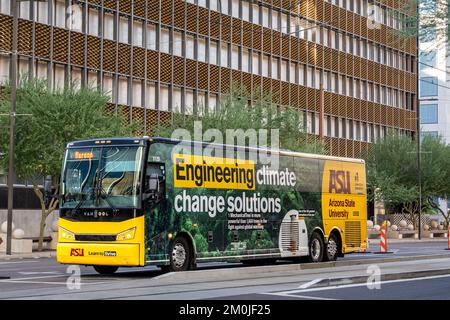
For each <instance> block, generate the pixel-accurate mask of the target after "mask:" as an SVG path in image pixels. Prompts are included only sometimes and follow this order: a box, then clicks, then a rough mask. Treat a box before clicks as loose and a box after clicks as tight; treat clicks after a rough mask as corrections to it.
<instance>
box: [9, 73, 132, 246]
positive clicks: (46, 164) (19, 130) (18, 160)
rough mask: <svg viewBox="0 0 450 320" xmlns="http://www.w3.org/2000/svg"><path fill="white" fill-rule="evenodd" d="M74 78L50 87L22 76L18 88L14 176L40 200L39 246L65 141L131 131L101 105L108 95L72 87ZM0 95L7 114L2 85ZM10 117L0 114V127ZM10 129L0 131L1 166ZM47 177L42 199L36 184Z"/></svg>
mask: <svg viewBox="0 0 450 320" xmlns="http://www.w3.org/2000/svg"><path fill="white" fill-rule="evenodd" d="M76 88H77V86H76V84H75V83H73V84H71V85H69V86H67V87H66V88H65V89H61V90H55V91H52V90H50V89H49V88H48V86H47V81H45V80H37V79H28V78H23V79H21V81H20V84H19V86H18V91H17V113H18V114H26V115H28V116H20V117H17V120H16V121H17V127H16V152H15V155H14V156H15V168H16V175H17V177H18V178H20V179H24V180H27V181H30V182H31V183H32V184H33V189H34V193H35V194H36V196H37V197H38V198H39V202H40V205H41V212H42V215H41V222H40V228H39V232H40V239H39V245H38V250H39V251H41V250H42V245H43V235H44V230H45V221H46V218H47V217H48V216H49V215H50V214H51V213H52V212H53V211H54V210H56V209H57V208H58V202H59V200H58V198H57V194H58V192H59V179H60V174H61V166H62V161H63V156H64V151H65V148H66V145H67V143H68V142H70V141H74V140H81V139H88V138H94V137H106V136H107V137H113V136H121V135H124V134H130V133H131V131H132V127H131V126H123V123H122V121H121V119H120V118H119V117H116V116H114V115H111V114H108V113H107V112H106V110H105V106H106V103H107V102H108V99H109V98H108V97H107V96H106V95H105V94H103V93H101V92H99V91H97V90H94V89H92V88H81V89H79V90H78V89H76ZM3 90H4V92H3V93H4V94H3V95H2V97H3V98H2V99H1V100H0V113H9V110H10V100H9V97H10V94H9V92H10V86H9V85H8V84H6V86H5V87H4V89H3ZM8 125H9V117H0V127H3V128H7V127H8ZM8 149H9V134H8V133H7V132H6V129H5V132H4V133H2V134H1V135H0V150H2V151H3V152H4V153H5V156H4V157H3V158H2V159H1V160H0V166H1V167H2V168H3V169H4V170H5V172H6V171H7V168H8ZM45 176H51V177H52V180H53V181H52V182H53V186H54V187H55V192H54V195H53V196H52V197H51V200H50V199H49V201H46V200H47V199H46V197H45V194H44V192H43V191H42V189H41V188H40V187H39V185H40V182H41V181H42V178H43V177H45Z"/></svg>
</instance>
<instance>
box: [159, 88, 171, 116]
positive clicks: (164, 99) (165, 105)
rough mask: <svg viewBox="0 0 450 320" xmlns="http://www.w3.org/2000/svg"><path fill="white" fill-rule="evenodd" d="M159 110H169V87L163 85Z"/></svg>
mask: <svg viewBox="0 0 450 320" xmlns="http://www.w3.org/2000/svg"><path fill="white" fill-rule="evenodd" d="M159 110H161V111H168V110H169V86H167V85H161V88H160V90H159Z"/></svg>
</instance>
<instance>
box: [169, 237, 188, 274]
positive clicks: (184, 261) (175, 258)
mask: <svg viewBox="0 0 450 320" xmlns="http://www.w3.org/2000/svg"><path fill="white" fill-rule="evenodd" d="M190 265H191V250H190V247H189V243H188V242H187V240H186V239H185V238H184V237H178V238H176V239H175V241H174V242H173V244H172V249H171V251H170V266H169V269H170V271H175V272H176V271H186V270H188V269H189V266H190Z"/></svg>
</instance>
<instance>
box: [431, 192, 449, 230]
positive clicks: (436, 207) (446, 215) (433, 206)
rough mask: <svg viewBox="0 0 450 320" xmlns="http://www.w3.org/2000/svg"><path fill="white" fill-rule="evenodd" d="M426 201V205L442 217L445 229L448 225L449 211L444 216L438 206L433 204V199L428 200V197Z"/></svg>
mask: <svg viewBox="0 0 450 320" xmlns="http://www.w3.org/2000/svg"><path fill="white" fill-rule="evenodd" d="M427 201H428V204H429V205H430V206H431V207H432V208H433V209H436V210H437V211H439V213H440V214H441V215H442V216H443V217H444V220H445V224H446V227H447V228H448V223H449V220H450V211H449V212H447V214H445V212H444V211H443V210H442V209H441V208H440V207H439V205H438V204H436V203H434V201H433V199H432V198H430V197H428V199H427Z"/></svg>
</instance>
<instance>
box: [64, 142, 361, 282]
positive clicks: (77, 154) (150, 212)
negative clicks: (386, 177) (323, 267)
mask: <svg viewBox="0 0 450 320" xmlns="http://www.w3.org/2000/svg"><path fill="white" fill-rule="evenodd" d="M268 154H269V155H270V157H272V158H273V159H276V161H275V162H276V163H275V164H274V162H272V163H268V161H267V158H268V157H267V155H268ZM366 219H367V210H366V173H365V163H364V161H363V160H358V159H348V158H337V157H330V156H322V155H313V154H306V153H297V152H290V151H286V150H273V149H264V148H251V147H240V146H230V145H223V144H210V143H204V142H197V141H180V140H173V139H167V138H157V137H155V138H149V137H143V138H115V139H94V140H89V141H76V142H71V143H69V144H68V145H67V150H66V154H65V158H64V165H63V171H62V179H61V204H60V219H59V235H58V246H57V259H58V262H59V263H63V264H78V265H87V266H93V267H94V268H95V270H96V271H97V272H99V273H101V274H111V273H114V272H115V271H116V270H117V269H118V268H119V267H136V266H146V265H150V264H152V265H157V266H160V267H161V268H163V269H166V270H170V271H184V270H189V269H193V268H195V267H196V264H197V263H200V262H213V261H216V262H217V261H233V262H236V261H241V262H244V263H255V262H258V261H260V260H261V259H263V260H265V261H267V260H277V259H292V260H297V259H298V260H300V258H302V257H305V258H306V257H307V258H308V259H309V260H310V261H311V262H321V261H333V260H336V258H337V257H338V256H343V255H344V254H346V253H350V252H355V251H361V250H363V249H365V248H367V240H366V239H367V238H366Z"/></svg>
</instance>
